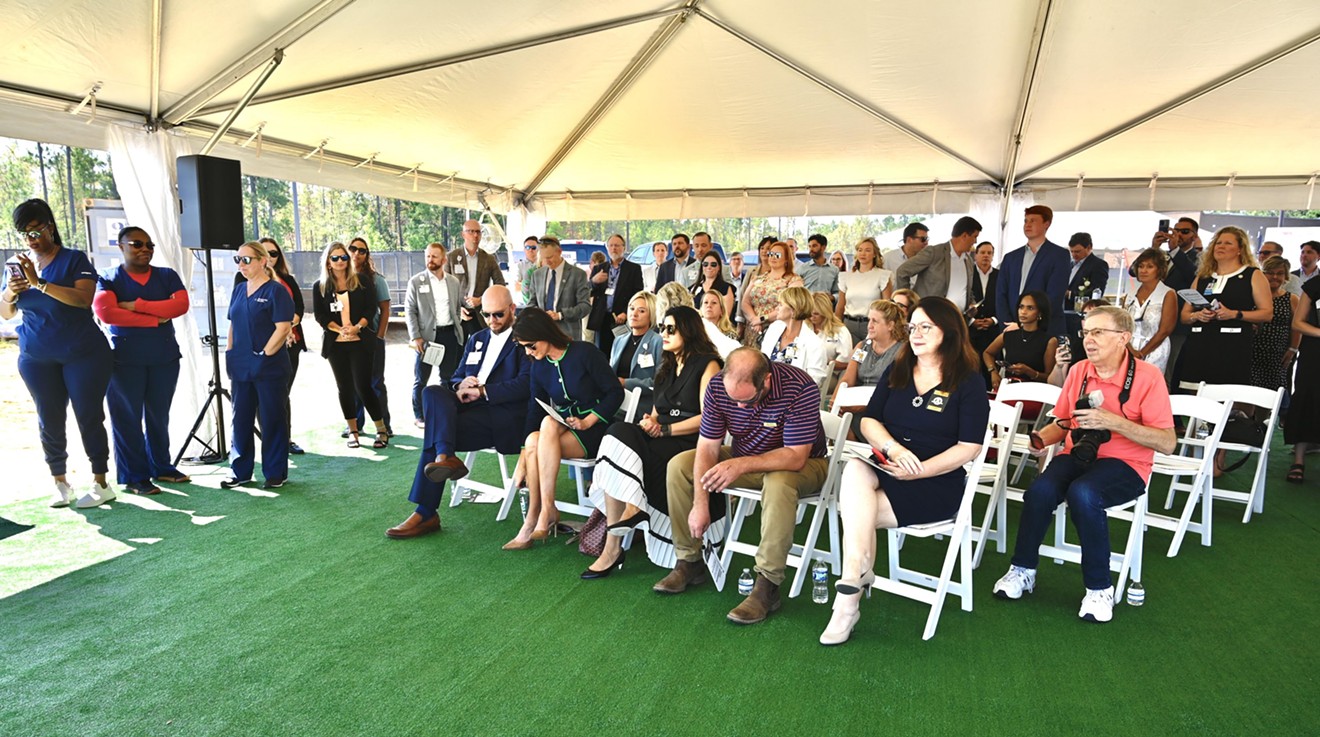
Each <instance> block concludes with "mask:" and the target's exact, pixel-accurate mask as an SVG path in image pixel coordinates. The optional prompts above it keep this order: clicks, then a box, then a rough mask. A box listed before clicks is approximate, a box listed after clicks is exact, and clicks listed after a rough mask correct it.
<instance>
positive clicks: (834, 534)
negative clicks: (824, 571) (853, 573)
mask: <svg viewBox="0 0 1320 737" xmlns="http://www.w3.org/2000/svg"><path fill="white" fill-rule="evenodd" d="M829 515H830V517H829V521H830V567H831V568H832V570H833V572H834V575H835V577H838V576H842V575H843V545H842V543H841V542H840V535H839V502H838V501H837V500H835V499H831V500H830V509H829Z"/></svg>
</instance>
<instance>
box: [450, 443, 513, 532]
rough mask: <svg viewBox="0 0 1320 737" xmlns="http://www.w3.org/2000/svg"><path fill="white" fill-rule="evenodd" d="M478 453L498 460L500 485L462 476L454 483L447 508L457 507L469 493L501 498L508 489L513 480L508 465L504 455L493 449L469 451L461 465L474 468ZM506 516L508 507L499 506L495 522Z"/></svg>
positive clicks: (470, 476)
mask: <svg viewBox="0 0 1320 737" xmlns="http://www.w3.org/2000/svg"><path fill="white" fill-rule="evenodd" d="M478 453H483V454H485V453H490V454H492V455H494V456H495V457H496V458H497V459H499V464H500V485H499V486H496V485H494V484H488V483H485V482H484V481H477V480H476V479H475V478H473V477H472V475H471V474H469V475H467V476H464V477H463V478H461V479H459V480H458V481H455V482H454V489H453V492H452V493H451V494H450V496H449V506H451V507H457V506H458V505H460V504H462V503H463V497H464V495H465V494H468V493H471V494H472V495H473V496H474V497H475V496H476V495H489V496H495V497H500V496H503V495H504V494H505V490H506V489H508V488H509V484H510V483H511V482H512V480H513V478H512V476H511V475H510V471H509V463H508V461H507V460H506V459H505V456H504V454H503V453H500V452H499V451H497V450H495V449H494V448H483V449H481V450H473V451H469V452H468V454H467V455H466V456H464V458H463V463H464V464H466V465H467V467H468V468H469V469H472V468H475V467H476V466H475V465H474V464H475V463H476V460H477V454H478ZM508 514H509V509H508V506H507V505H505V504H500V511H499V513H497V514H496V516H495V520H496V521H497V522H498V521H502V520H504V518H505V517H506V516H508Z"/></svg>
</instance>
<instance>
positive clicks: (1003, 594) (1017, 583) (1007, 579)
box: [994, 566, 1036, 599]
mask: <svg viewBox="0 0 1320 737" xmlns="http://www.w3.org/2000/svg"><path fill="white" fill-rule="evenodd" d="M1035 590H1036V569H1034V568H1022V567H1021V566H1009V567H1008V573H1005V574H1004V577H1003V578H1001V579H999V580H998V581H995V588H994V595H995V596H998V597H999V598H1001V599H1021V598H1022V592H1024V591H1025V592H1027V593H1031V592H1032V591H1035Z"/></svg>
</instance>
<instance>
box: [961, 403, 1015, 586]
mask: <svg viewBox="0 0 1320 737" xmlns="http://www.w3.org/2000/svg"><path fill="white" fill-rule="evenodd" d="M1021 421H1022V405H1021V404H1005V403H1003V402H1001V401H999V400H997V399H994V400H991V401H990V436H991V440H990V442H991V444H992V446H993V447H994V449H995V460H994V461H990V460H989V459H988V458H987V460H986V461H985V462H983V463H982V464H981V478H979V479H977V484H976V491H978V492H985V493H987V494H989V495H990V501H988V502H986V505H985V516H984V518H983V519H982V521H981V526H980V527H973V528H972V541H973V544H974V551H975V552H974V553H973V554H972V567H973V568H980V567H981V556H982V555H984V554H985V544H986V543H987V542H989V541H990V540H991V539H993V540H994V541H995V550H997V551H998V552H1000V553H1003V552H1004V551H1005V550H1006V549H1007V544H1008V459H1009V455H1010V454H1011V453H1012V451H1013V441H1014V439H1015V438H1016V437H1017V431H1018V423H1020V422H1021ZM1021 500H1022V499H1021V495H1019V496H1018V501H1021Z"/></svg>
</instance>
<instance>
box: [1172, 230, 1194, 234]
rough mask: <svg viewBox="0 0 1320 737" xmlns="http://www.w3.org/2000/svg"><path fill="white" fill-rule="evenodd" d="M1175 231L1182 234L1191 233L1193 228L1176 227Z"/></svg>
mask: <svg viewBox="0 0 1320 737" xmlns="http://www.w3.org/2000/svg"><path fill="white" fill-rule="evenodd" d="M1173 232H1175V233H1181V234H1183V235H1191V234H1192V229H1191V228H1174V229H1173Z"/></svg>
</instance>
